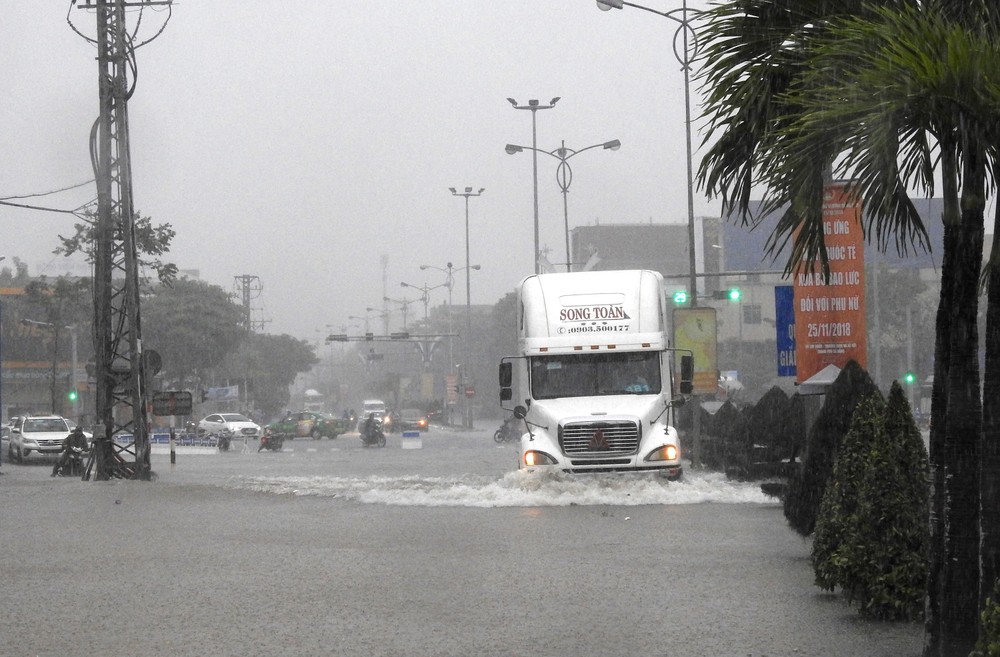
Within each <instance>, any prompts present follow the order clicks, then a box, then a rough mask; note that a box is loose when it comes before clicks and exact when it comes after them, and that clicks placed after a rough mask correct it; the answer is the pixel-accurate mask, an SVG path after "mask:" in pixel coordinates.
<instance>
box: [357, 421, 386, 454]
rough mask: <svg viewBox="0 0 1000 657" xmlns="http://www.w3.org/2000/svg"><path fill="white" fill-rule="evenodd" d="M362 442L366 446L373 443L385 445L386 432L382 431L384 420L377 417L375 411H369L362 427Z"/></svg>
mask: <svg viewBox="0 0 1000 657" xmlns="http://www.w3.org/2000/svg"><path fill="white" fill-rule="evenodd" d="M361 442H362V443H364V445H365V447H368V446H371V445H378V446H379V447H384V446H385V434H384V433H383V432H382V422H381V421H379V420H378V419H376V417H375V414H374V413H369V414H368V417H367V418H365V423H364V424H363V425H362V427H361Z"/></svg>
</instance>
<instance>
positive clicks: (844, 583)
mask: <svg viewBox="0 0 1000 657" xmlns="http://www.w3.org/2000/svg"><path fill="white" fill-rule="evenodd" d="M927 505H928V465H927V452H926V450H925V449H924V444H923V440H922V439H921V437H920V431H919V429H918V428H917V425H916V423H915V422H914V420H913V418H912V415H911V413H910V406H909V403H908V402H907V401H906V397H905V395H904V393H903V389H902V387H901V386H900V385H899V383H898V382H894V383H893V384H892V388H891V389H890V391H889V399H888V401H887V402H883V401H882V399H881V396H880V395H877V394H876V395H872V396H870V397H869V398H867V399H865V400H864V401H862V403H861V404H859V405H858V407H857V410H856V411H855V413H854V416H853V419H852V423H851V428H850V431H849V432H848V434H847V436H846V437H845V438H844V443H843V445H842V447H841V449H840V451H839V453H838V455H837V461H836V465H835V467H834V472H833V476H832V478H831V480H830V482H829V484H828V486H827V487H826V491H825V493H824V496H823V501H822V504H821V507H820V512H819V517H818V519H817V522H816V534H815V539H814V541H813V553H812V558H813V568H814V572H815V574H816V583H817V584H818V585H819V586H821V587H823V588H826V589H830V590H832V589H833V588H834V586H840V587H841V588H842V589H843V591H844V594H845V595H846V596H847V598H848V600H849V601H851V602H856V603H857V604H858V605H859V609H860V611H861V614H862V615H863V616H866V617H869V618H878V619H891V620H896V619H912V618H915V617H917V616H919V615H920V613H921V609H922V605H923V599H924V593H925V588H926V573H927V546H928V541H929V534H928V524H927V514H928V508H927Z"/></svg>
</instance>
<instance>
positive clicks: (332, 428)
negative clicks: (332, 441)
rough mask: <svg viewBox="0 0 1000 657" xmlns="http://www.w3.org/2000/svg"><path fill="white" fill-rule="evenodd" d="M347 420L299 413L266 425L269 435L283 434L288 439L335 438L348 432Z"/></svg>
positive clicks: (309, 412)
mask: <svg viewBox="0 0 1000 657" xmlns="http://www.w3.org/2000/svg"><path fill="white" fill-rule="evenodd" d="M348 424H349V421H348V420H342V419H340V418H338V417H334V416H333V415H330V414H329V413H319V412H317V411H299V412H298V413H289V414H288V415H286V416H285V417H283V418H282V419H280V420H277V421H275V422H272V423H271V424H269V425H267V429H268V430H270V431H271V433H283V434H285V435H286V436H288V437H290V438H293V437H294V438H306V437H309V438H313V439H315V440H319V439H320V438H336V437H337V436H339V435H340V434H342V433H346V432H347V430H348V427H347V425H348Z"/></svg>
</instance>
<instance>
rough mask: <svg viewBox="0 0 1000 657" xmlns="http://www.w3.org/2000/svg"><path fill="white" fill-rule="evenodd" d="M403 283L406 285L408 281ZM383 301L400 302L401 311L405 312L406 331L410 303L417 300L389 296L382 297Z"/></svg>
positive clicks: (404, 327)
mask: <svg viewBox="0 0 1000 657" xmlns="http://www.w3.org/2000/svg"><path fill="white" fill-rule="evenodd" d="M403 285H406V283H403ZM382 301H386V302H391V303H396V304H399V309H400V312H402V314H403V330H404V331H405V330H406V315H407V313H408V312H409V310H410V304H411V303H413V302H414V301H416V299H407V298H406V297H403V298H402V299H390V298H389V297H382ZM424 314H425V315H426V314H427V313H426V312H425V313H424Z"/></svg>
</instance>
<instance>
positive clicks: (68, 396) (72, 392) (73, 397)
mask: <svg viewBox="0 0 1000 657" xmlns="http://www.w3.org/2000/svg"><path fill="white" fill-rule="evenodd" d="M77 397H79V395H78V394H77V392H76V390H70V391H69V392H67V393H66V399H68V400H70V401H71V402H75V401H76V400H77Z"/></svg>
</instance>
